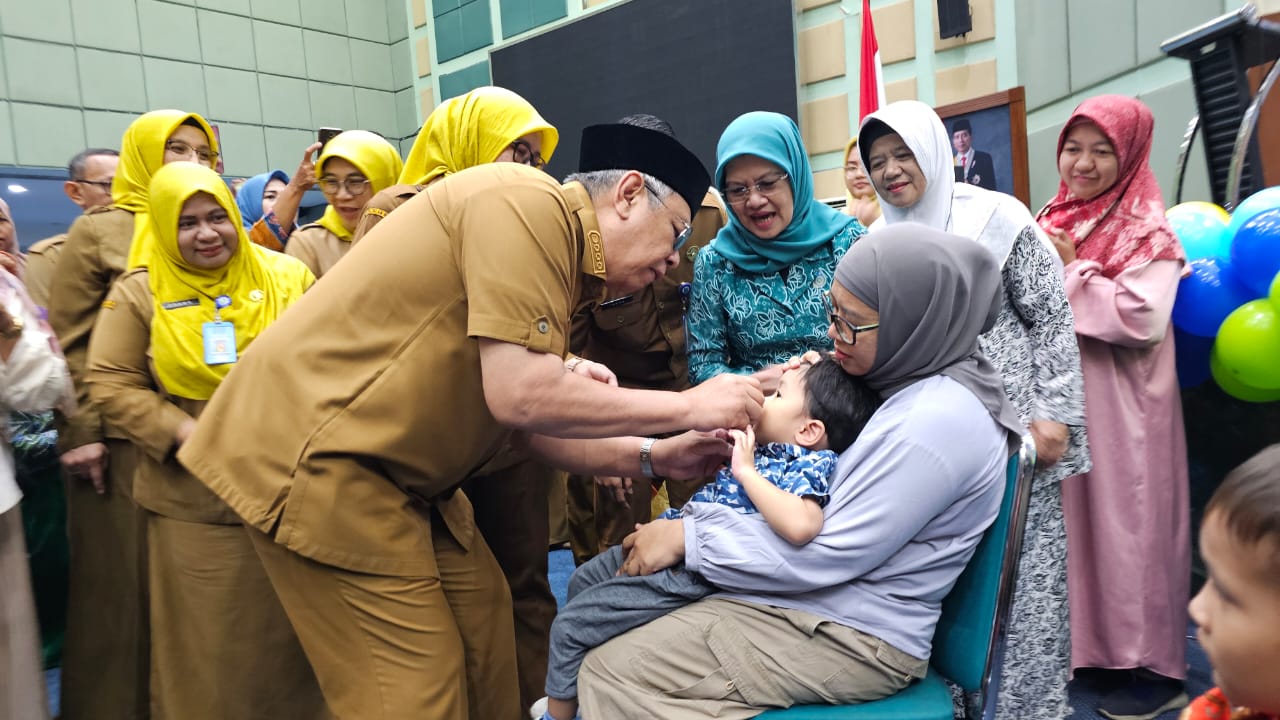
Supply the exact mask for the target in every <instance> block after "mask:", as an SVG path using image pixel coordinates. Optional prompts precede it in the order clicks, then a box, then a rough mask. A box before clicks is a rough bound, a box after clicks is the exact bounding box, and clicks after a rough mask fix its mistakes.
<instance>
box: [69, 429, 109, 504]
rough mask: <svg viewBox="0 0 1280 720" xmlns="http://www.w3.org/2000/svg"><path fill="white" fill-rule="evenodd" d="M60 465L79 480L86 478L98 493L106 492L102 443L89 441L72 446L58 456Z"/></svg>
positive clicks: (105, 461)
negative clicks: (78, 445) (85, 443)
mask: <svg viewBox="0 0 1280 720" xmlns="http://www.w3.org/2000/svg"><path fill="white" fill-rule="evenodd" d="M60 460H61V461H62V467H64V468H66V470H67V472H69V473H71V475H72V476H74V477H76V478H79V479H81V480H84V479H88V480H89V481H90V482H92V483H93V489H94V491H96V492H97V493H98V494H99V495H105V494H106V492H107V446H106V445H105V444H104V443H100V442H99V443H89V444H88V445H81V446H80V447H78V448H72V449H70V450H68V451H66V452H64V453H62V457H61V458H60Z"/></svg>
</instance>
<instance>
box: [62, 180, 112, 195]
mask: <svg viewBox="0 0 1280 720" xmlns="http://www.w3.org/2000/svg"><path fill="white" fill-rule="evenodd" d="M71 182H73V183H80V184H82V185H93V186H94V187H97V188H99V189H100V190H106V191H107V192H111V181H110V180H72V181H71Z"/></svg>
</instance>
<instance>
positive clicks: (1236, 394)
mask: <svg viewBox="0 0 1280 720" xmlns="http://www.w3.org/2000/svg"><path fill="white" fill-rule="evenodd" d="M1209 372H1211V373H1213V379H1214V381H1216V382H1217V383H1218V387H1220V388H1222V390H1223V392H1225V393H1226V394H1228V395H1230V396H1231V397H1233V398H1236V399H1237V400H1244V401H1245V402H1252V403H1263V402H1275V401H1277V400H1280V390H1263V389H1260V388H1255V387H1249V386H1248V385H1245V384H1243V383H1241V382H1240V381H1239V380H1237V379H1236V378H1235V376H1233V375H1232V374H1231V372H1230V371H1228V370H1227V369H1226V368H1224V367H1222V361H1221V360H1219V359H1218V350H1217V348H1216V347H1215V348H1214V350H1213V351H1212V352H1210V353H1209Z"/></svg>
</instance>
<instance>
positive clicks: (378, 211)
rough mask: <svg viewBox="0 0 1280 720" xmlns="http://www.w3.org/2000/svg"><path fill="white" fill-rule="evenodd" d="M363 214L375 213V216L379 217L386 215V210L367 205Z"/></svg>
mask: <svg viewBox="0 0 1280 720" xmlns="http://www.w3.org/2000/svg"><path fill="white" fill-rule="evenodd" d="M364 214H365V215H377V216H378V217H380V218H384V217H386V216H387V211H386V210H383V209H382V208H377V207H368V208H365V209H364Z"/></svg>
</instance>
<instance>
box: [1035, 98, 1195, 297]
mask: <svg viewBox="0 0 1280 720" xmlns="http://www.w3.org/2000/svg"><path fill="white" fill-rule="evenodd" d="M1082 122H1091V123H1093V124H1094V125H1097V126H1098V129H1099V130H1101V131H1102V134H1104V135H1106V136H1107V139H1108V140H1110V141H1111V144H1112V146H1113V147H1115V150H1116V158H1117V160H1118V162H1119V165H1120V167H1119V173H1118V177H1117V178H1116V182H1115V184H1114V185H1112V186H1111V187H1110V188H1108V189H1107V190H1106V191H1104V192H1103V193H1102V194H1101V195H1098V196H1097V197H1095V198H1093V199H1092V200H1081V199H1080V198H1077V197H1074V196H1072V195H1071V194H1070V192H1069V191H1068V190H1067V184H1066V183H1059V185H1058V194H1057V196H1055V197H1054V198H1053V200H1050V201H1049V203H1048V204H1047V205H1045V206H1044V208H1043V209H1042V210H1041V211H1040V213H1039V214H1038V215H1036V220H1037V221H1038V222H1039V223H1040V227H1042V228H1044V229H1045V230H1046V231H1048V230H1050V229H1051V228H1060V229H1062V230H1065V231H1067V234H1068V235H1070V236H1071V238H1072V239H1073V240H1074V241H1075V244H1076V256H1077V257H1078V258H1079V259H1081V260H1092V261H1094V262H1097V263H1098V264H1100V265H1102V274H1103V275H1105V276H1107V277H1111V278H1114V277H1115V276H1117V275H1119V274H1120V273H1122V272H1124V271H1125V270H1127V269H1129V268H1132V267H1137V266H1139V265H1142V264H1145V263H1147V262H1150V261H1152V260H1184V261H1185V260H1186V254H1185V253H1184V252H1183V250H1182V245H1181V244H1180V243H1179V242H1178V238H1177V236H1175V235H1174V234H1173V229H1172V228H1171V227H1169V223H1168V221H1167V220H1165V217H1164V212H1165V207H1164V199H1163V197H1162V196H1161V195H1160V186H1159V185H1158V184H1157V183H1156V177H1155V174H1154V173H1152V172H1151V166H1150V165H1149V164H1148V159H1149V157H1150V156H1151V130H1152V128H1153V127H1154V125H1155V121H1154V119H1153V118H1152V116H1151V110H1149V109H1148V108H1147V106H1146V105H1143V104H1142V103H1141V102H1139V101H1138V100H1135V99H1133V98H1131V97H1125V96H1123V95H1099V96H1098V97H1093V98H1089V99H1088V100H1085V101H1084V102H1082V103H1080V106H1079V107H1077V108H1076V109H1075V112H1073V113H1072V114H1071V118H1070V119H1068V120H1067V124H1066V125H1065V126H1063V128H1062V133H1061V134H1060V135H1059V136H1058V153H1059V155H1061V153H1062V146H1063V144H1064V143H1065V142H1066V139H1067V134H1068V133H1069V132H1070V131H1071V129H1072V128H1073V127H1075V126H1076V125H1078V124H1080V123H1082Z"/></svg>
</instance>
